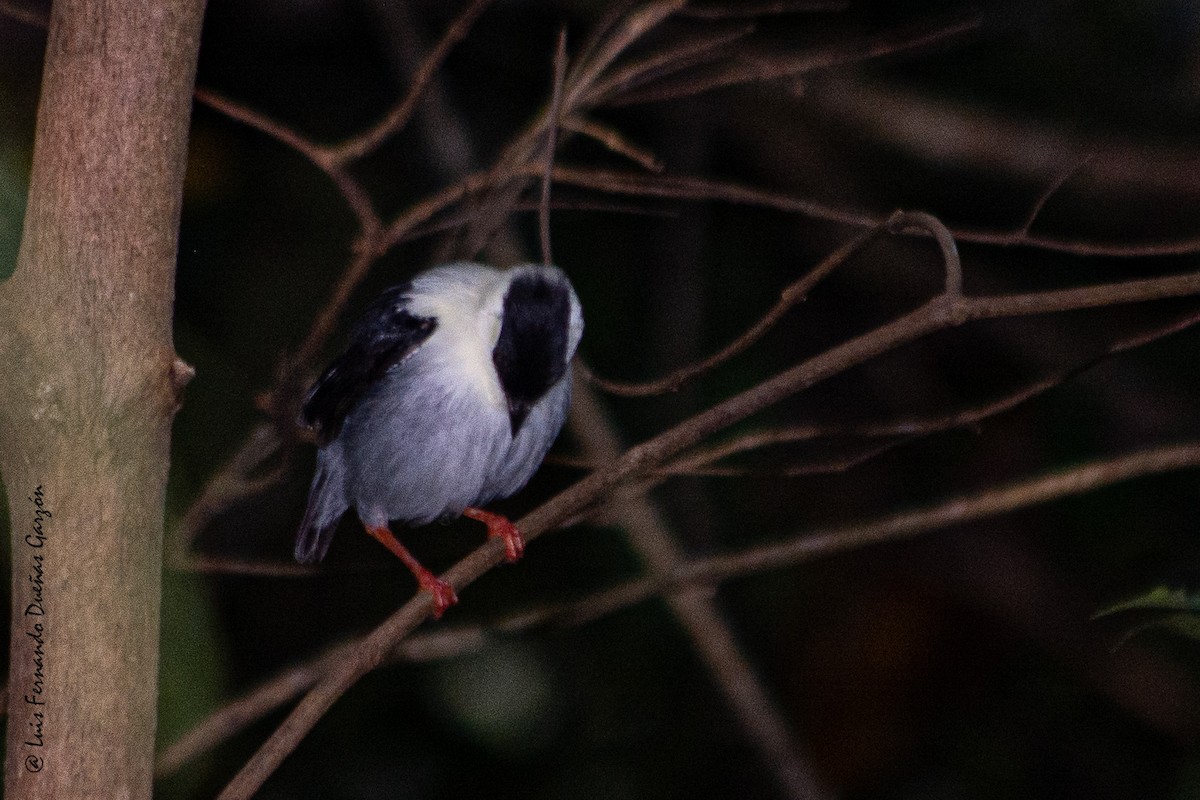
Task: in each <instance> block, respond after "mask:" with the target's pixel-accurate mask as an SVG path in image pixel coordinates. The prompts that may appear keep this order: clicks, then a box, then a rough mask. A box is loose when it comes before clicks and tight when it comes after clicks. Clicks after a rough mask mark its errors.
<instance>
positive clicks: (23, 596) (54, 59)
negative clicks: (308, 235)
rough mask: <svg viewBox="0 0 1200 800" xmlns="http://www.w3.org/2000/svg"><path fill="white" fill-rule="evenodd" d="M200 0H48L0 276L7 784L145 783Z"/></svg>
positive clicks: (48, 792)
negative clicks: (12, 250)
mask: <svg viewBox="0 0 1200 800" xmlns="http://www.w3.org/2000/svg"><path fill="white" fill-rule="evenodd" d="M202 14H203V2H202V0H124V1H122V0H102V1H100V2H97V0H66V2H56V3H55V4H54V9H53V12H52V14H51V20H50V29H49V38H48V42H47V47H46V64H45V71H44V74H43V83H42V94H41V102H40V106H39V110H38V121H37V135H36V142H35V147H34V156H33V169H32V174H31V178H30V194H29V202H28V206H27V210H26V217H25V229H24V234H23V238H22V242H21V250H20V255H19V258H18V262H17V268H16V271H15V273H14V275H13V277H12V278H11V279H9V280H8V281H7V282H6V283H5V284H3V285H0V470H2V471H3V477H4V484H5V488H6V490H7V492H8V498H9V506H10V509H11V512H10V513H11V517H12V531H13V534H12V556H13V559H12V563H13V604H12V605H13V611H12V636H11V645H10V653H11V659H12V660H11V666H10V670H9V687H10V691H9V705H8V711H9V717H8V718H9V727H8V742H7V758H6V779H5V789H6V791H5V796H6V797H8V798H11V799H13V800H16V799H17V798H27V797H55V798H73V797H80V798H82V797H89V798H92V797H113V798H129V797H149V796H150V794H151V779H152V764H153V747H154V731H155V705H156V690H157V669H158V633H159V631H158V628H159V592H160V570H161V551H162V533H163V505H164V490H165V485H166V477H167V465H168V446H169V443H170V424H171V419H172V416H173V414H174V410H175V408H176V406H177V397H178V392H179V390H180V389H181V388H182V384H183V383H184V382H186V379H187V373H188V372H189V370H188V369H187V368H186V366H185V365H183V364H182V362H179V361H177V359H176V358H175V354H174V348H173V344H172V337H171V309H172V302H173V297H174V269H175V254H176V247H177V239H178V220H179V209H180V200H181V187H182V182H183V174H184V167H185V162H186V142H187V130H188V122H189V118H190V108H191V92H192V84H193V80H194V76H195V64H196V54H197V50H198V47H199V35H200V22H201V17H202Z"/></svg>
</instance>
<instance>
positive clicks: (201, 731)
mask: <svg viewBox="0 0 1200 800" xmlns="http://www.w3.org/2000/svg"><path fill="white" fill-rule="evenodd" d="M1197 467H1200V442H1187V443H1182V444H1178V445H1172V446H1168V447H1160V448H1155V449H1152V450H1146V451H1142V452H1138V453H1131V454H1128V455H1124V456H1117V457H1114V458H1108V459H1103V460H1098V461H1093V462H1090V463H1087V464H1081V465H1079V466H1075V467H1070V468H1067V469H1063V470H1057V471H1054V472H1049V473H1046V474H1043V475H1040V476H1037V477H1034V478H1030V479H1026V480H1023V481H1018V482H1016V483H1012V484H1009V485H1008V486H1002V487H999V488H995V489H987V490H984V491H980V492H976V493H968V494H965V495H962V496H959V497H955V498H952V499H950V500H945V501H942V502H940V503H935V504H933V505H930V506H927V507H925V508H921V509H915V510H912V511H906V512H903V513H901V514H894V515H891V516H887V517H881V518H878V519H874V520H865V521H861V522H856V523H851V524H849V525H841V526H837V527H832V528H820V529H817V530H812V531H802V532H800V533H796V534H793V535H791V536H789V537H787V538H786V539H785V540H784V541H781V542H777V543H773V544H769V545H762V546H759V547H754V548H750V549H748V550H745V551H742V552H740V553H733V554H727V555H720V556H712V557H709V558H702V559H694V560H692V561H688V562H686V563H684V564H681V565H679V567H678V568H676V569H675V570H674V571H672V572H671V574H670V575H668V576H665V577H646V578H637V579H634V580H631V581H628V582H626V583H623V584H620V585H618V586H614V587H612V588H609V589H603V590H601V591H598V592H595V593H593V594H590V595H587V596H586V597H583V598H580V599H579V600H575V601H571V602H567V603H555V604H550V605H545V606H540V607H537V608H534V609H529V610H525V611H520V612H517V613H514V614H511V615H509V616H506V617H503V618H501V619H499V620H496V621H494V622H490V623H485V624H480V625H464V626H458V627H454V628H449V629H445V630H437V631H431V632H429V633H423V634H419V635H416V636H412V637H410V638H409V639H406V640H404V641H402V642H400V643H399V644H398V645H397V646H396V648H394V649H393V650H392V651H390V652H389V653H388V654H387V661H388V663H395V662H402V661H431V660H438V659H446V658H454V657H457V656H461V655H464V654H467V653H472V652H476V651H478V650H480V649H482V648H483V647H485V646H487V645H488V644H489V643H490V642H492V641H494V640H495V638H496V636H497V634H514V633H520V632H523V631H529V630H534V629H538V628H545V627H551V626H553V627H560V628H561V627H572V626H578V625H586V624H588V623H591V622H594V621H596V620H599V619H602V618H604V617H606V616H609V615H611V614H614V613H616V612H618V611H621V610H624V609H627V608H630V607H632V606H635V605H637V604H639V603H643V602H645V601H647V600H651V599H654V598H656V597H661V596H662V595H664V594H669V593H670V592H673V591H677V590H679V589H681V588H684V587H687V586H692V585H696V584H704V585H711V584H714V583H720V582H724V581H728V580H733V579H736V578H742V577H748V576H753V575H760V574H762V573H764V572H766V571H769V570H775V569H787V568H790V567H794V566H796V565H798V564H802V563H806V562H809V561H812V560H815V559H819V558H823V557H825V556H829V555H834V554H836V553H842V552H847V551H849V550H854V549H858V548H862V547H867V546H870V545H875V544H882V543H884V542H891V541H898V540H902V539H907V538H912V537H915V536H918V535H920V534H923V533H929V532H931V531H936V530H942V529H945V528H948V527H952V526H955V525H963V524H966V523H968V522H974V521H977V520H981V519H986V518H989V517H994V516H999V515H1001V514H1008V513H1012V512H1014V511H1018V510H1021V509H1024V508H1029V507H1032V506H1036V505H1040V504H1044V503H1049V502H1054V501H1056V500H1062V499H1065V498H1067V497H1073V496H1077V495H1080V494H1085V493H1087V492H1093V491H1097V490H1099V489H1102V488H1105V487H1107V486H1111V485H1114V484H1117V483H1122V482H1124V481H1129V480H1136V479H1138V478H1144V477H1149V476H1152V475H1158V474H1163V473H1167V472H1173V471H1177V470H1182V469H1195V468H1197ZM353 645H354V642H353V640H351V641H346V642H342V643H340V644H337V645H334V646H332V647H330V648H328V649H326V650H325V652H323V653H321V654H320V655H318V656H316V657H315V658H311V659H309V660H307V661H305V662H303V663H301V664H298V665H296V666H293V667H290V668H288V669H287V670H285V671H283V672H282V673H280V674H279V675H277V676H275V677H274V678H271V679H269V680H268V681H266V682H264V683H263V684H261V685H259V686H258V687H256V688H255V689H253V690H251V691H250V692H248V693H246V694H244V695H242V696H241V697H239V698H238V699H236V700H234V701H233V702H231V703H229V704H227V705H225V706H224V707H222V708H220V709H218V710H217V711H215V712H213V713H212V714H211V715H209V716H208V717H207V718H206V719H205V720H204V721H202V722H201V723H200V724H199V725H197V726H196V727H195V728H193V729H192V730H191V731H189V732H188V733H187V734H185V735H184V736H183V737H182V738H180V739H179V740H178V741H177V742H175V743H174V744H172V745H170V746H168V747H167V748H166V749H165V750H163V752H162V753H161V754H160V755H159V757H158V763H157V769H156V775H157V776H158V777H159V778H163V777H166V776H169V775H171V774H173V773H174V772H175V771H177V770H178V769H179V768H181V767H182V766H183V765H184V764H186V763H188V762H189V761H191V760H192V759H194V758H196V757H197V756H199V755H200V754H202V753H204V752H207V751H208V750H210V749H212V748H213V747H216V746H217V745H219V744H220V743H222V742H224V741H227V740H228V739H230V738H231V737H233V736H234V735H236V734H237V733H238V732H240V731H242V730H244V729H245V728H246V727H248V726H249V725H251V724H253V723H254V722H257V721H258V720H260V719H262V718H263V717H264V716H266V715H267V714H269V713H271V712H273V711H275V710H276V709H278V708H280V707H282V706H283V705H285V704H287V703H289V702H291V701H292V700H293V699H295V698H296V697H297V696H299V695H300V694H301V693H303V692H305V691H307V690H308V689H309V688H310V687H312V686H313V685H314V684H315V683H316V682H317V681H318V680H319V679H320V677H321V676H322V675H323V674H324V673H325V672H327V671H328V670H329V669H331V668H332V667H333V666H334V665H335V664H337V663H338V662H339V661H341V660H342V659H344V658H346V657H347V656H349V655H350V653H351V652H352V648H353Z"/></svg>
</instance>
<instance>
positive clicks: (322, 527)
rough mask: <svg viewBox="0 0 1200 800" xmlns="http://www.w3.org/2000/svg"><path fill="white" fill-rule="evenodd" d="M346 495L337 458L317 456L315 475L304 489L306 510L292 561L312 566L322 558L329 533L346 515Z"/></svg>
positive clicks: (339, 462)
mask: <svg viewBox="0 0 1200 800" xmlns="http://www.w3.org/2000/svg"><path fill="white" fill-rule="evenodd" d="M347 507H348V504H347V503H346V492H345V480H344V475H343V469H342V465H341V461H340V459H332V458H327V457H326V454H325V453H324V452H321V453H319V454H318V455H317V472H316V474H315V475H313V481H312V486H311V487H309V490H308V507H307V508H306V509H304V519H302V520H300V530H298V531H297V532H296V560H297V561H299V562H300V563H301V564H312V563H314V562H317V561H320V560H321V559H323V558H325V554H326V553H327V552H329V544H330V543H331V542H332V541H333V532H334V530H336V529H337V524H338V522H339V521H340V520H341V518H342V514H344V513H346V508H347Z"/></svg>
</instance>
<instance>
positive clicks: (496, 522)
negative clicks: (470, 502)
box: [463, 508, 525, 564]
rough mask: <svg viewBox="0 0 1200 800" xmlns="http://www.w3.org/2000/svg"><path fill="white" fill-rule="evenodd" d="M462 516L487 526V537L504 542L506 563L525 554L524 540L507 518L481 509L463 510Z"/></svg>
mask: <svg viewBox="0 0 1200 800" xmlns="http://www.w3.org/2000/svg"><path fill="white" fill-rule="evenodd" d="M463 516H464V517H470V518H471V519H473V520H476V521H478V522H482V523H483V524H484V525H487V529H488V536H490V537H492V538H497V537H499V538H501V539H503V540H504V555H505V557H506V558H507V559H508V563H510V564H511V563H513V562H514V561H517V560H518V559H520V558H521V556H523V555H524V554H525V539H524V537H523V536H521V532H520V531H519V530H517V526H516V525H513V524H512V522H510V521H509V519H508V517H506V516H504V515H503V514H495V513H493V512H491V511H484V510H483V509H482V508H465V509H463Z"/></svg>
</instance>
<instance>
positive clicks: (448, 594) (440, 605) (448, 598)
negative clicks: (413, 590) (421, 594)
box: [417, 570, 458, 619]
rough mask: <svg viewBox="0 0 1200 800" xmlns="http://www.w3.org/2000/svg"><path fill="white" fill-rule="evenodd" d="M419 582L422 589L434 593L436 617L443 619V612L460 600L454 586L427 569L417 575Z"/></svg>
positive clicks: (434, 613) (434, 615)
mask: <svg viewBox="0 0 1200 800" xmlns="http://www.w3.org/2000/svg"><path fill="white" fill-rule="evenodd" d="M417 583H418V584H420V586H421V588H422V589H424V590H425V591H427V592H429V593H430V594H431V595H433V618H434V619H441V618H442V614H445V613H446V609H447V608H449V607H450V606H452V605H454V604H455V603H457V602H458V595H457V594H456V593H455V591H454V587H453V586H451V585H450V584H448V583H446V582H445V581H444V580H442V579H441V578H439V577H438V576H436V575H434V574H433V573H432V572H430V571H429V570H425V571H424V574H423V575H418V576H417Z"/></svg>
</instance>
